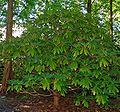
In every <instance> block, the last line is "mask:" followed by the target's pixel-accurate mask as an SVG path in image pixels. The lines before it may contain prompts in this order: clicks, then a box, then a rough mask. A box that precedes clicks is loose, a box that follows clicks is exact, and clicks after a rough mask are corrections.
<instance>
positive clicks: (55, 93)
mask: <svg viewBox="0 0 120 112" xmlns="http://www.w3.org/2000/svg"><path fill="white" fill-rule="evenodd" d="M59 99H60V94H59V93H57V92H55V91H54V92H53V100H54V101H53V103H54V106H55V108H58V107H59Z"/></svg>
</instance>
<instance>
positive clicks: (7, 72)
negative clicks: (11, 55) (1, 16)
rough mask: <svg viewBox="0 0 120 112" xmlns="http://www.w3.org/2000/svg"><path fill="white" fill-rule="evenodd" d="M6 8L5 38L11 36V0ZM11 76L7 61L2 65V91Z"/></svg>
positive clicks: (10, 65)
mask: <svg viewBox="0 0 120 112" xmlns="http://www.w3.org/2000/svg"><path fill="white" fill-rule="evenodd" d="M7 2H8V8H7V28H6V39H9V38H11V37H12V27H13V0H8V1H7ZM11 77H12V62H11V61H9V62H7V63H5V65H4V72H3V79H2V91H3V92H5V91H6V89H7V81H8V80H9V79H11Z"/></svg>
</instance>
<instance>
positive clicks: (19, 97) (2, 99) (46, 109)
mask: <svg viewBox="0 0 120 112" xmlns="http://www.w3.org/2000/svg"><path fill="white" fill-rule="evenodd" d="M59 103H60V106H59V107H57V108H55V107H54V106H53V97H52V96H50V97H40V96H39V97H33V96H32V97H31V96H28V95H27V96H26V95H25V94H14V95H11V94H8V95H7V96H3V95H0V112H120V108H119V107H120V101H116V100H115V101H114V99H113V100H112V103H113V104H115V103H116V104H117V106H116V107H114V108H113V106H112V105H111V108H110V107H109V108H105V107H104V108H102V107H99V106H97V105H96V103H94V102H91V103H90V106H89V108H88V109H87V108H83V106H81V105H80V106H75V105H74V103H73V101H72V98H71V97H67V98H64V97H61V98H60V102H59Z"/></svg>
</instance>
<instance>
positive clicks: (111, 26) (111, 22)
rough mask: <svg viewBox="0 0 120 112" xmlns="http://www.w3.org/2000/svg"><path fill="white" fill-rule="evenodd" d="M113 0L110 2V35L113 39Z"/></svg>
mask: <svg viewBox="0 0 120 112" xmlns="http://www.w3.org/2000/svg"><path fill="white" fill-rule="evenodd" d="M112 2H113V1H112V0H110V35H111V38H113V11H112Z"/></svg>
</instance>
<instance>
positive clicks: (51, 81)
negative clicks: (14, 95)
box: [0, 3, 119, 107]
mask: <svg viewBox="0 0 120 112" xmlns="http://www.w3.org/2000/svg"><path fill="white" fill-rule="evenodd" d="M48 6H49V7H45V9H44V10H43V12H42V14H40V16H39V18H37V19H36V20H35V21H32V22H31V23H29V25H27V31H26V32H25V33H24V34H23V36H22V37H21V38H16V39H15V38H13V39H11V40H7V41H3V42H1V43H0V44H1V46H0V50H1V58H2V59H3V60H4V61H9V60H12V62H13V71H14V74H15V75H14V76H15V79H14V80H11V81H10V82H9V84H10V86H9V88H8V89H11V90H16V91H18V92H19V91H23V90H27V91H31V90H32V91H33V90H34V91H38V90H39V88H41V87H42V88H43V89H44V90H50V89H52V90H54V91H57V92H59V93H60V94H61V95H63V96H65V95H66V94H67V91H68V88H69V87H80V88H81V93H79V95H77V100H76V104H79V103H80V100H82V102H83V104H84V106H86V107H88V101H89V100H90V99H91V98H92V97H93V98H95V99H96V102H97V103H98V104H106V103H107V102H108V98H109V97H110V96H114V95H116V93H117V92H118V89H117V85H118V84H117V81H118V79H115V78H114V77H113V75H114V74H119V58H118V57H117V53H119V52H118V50H117V49H116V47H115V45H114V43H113V42H112V39H111V38H110V35H109V34H108V29H106V28H105V27H101V26H100V22H99V18H98V17H94V16H92V15H89V14H84V13H82V12H81V11H80V9H79V6H78V5H77V4H74V5H71V6H69V7H65V6H63V5H61V4H54V3H53V4H49V5H48ZM89 96H90V97H89ZM78 98H79V100H78Z"/></svg>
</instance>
